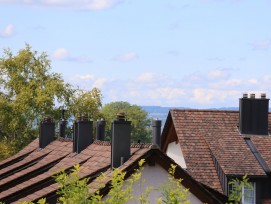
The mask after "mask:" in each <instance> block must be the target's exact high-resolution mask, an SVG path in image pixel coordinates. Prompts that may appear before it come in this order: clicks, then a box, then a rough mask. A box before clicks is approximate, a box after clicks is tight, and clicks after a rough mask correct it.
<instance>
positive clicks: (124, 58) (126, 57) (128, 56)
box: [114, 52, 138, 62]
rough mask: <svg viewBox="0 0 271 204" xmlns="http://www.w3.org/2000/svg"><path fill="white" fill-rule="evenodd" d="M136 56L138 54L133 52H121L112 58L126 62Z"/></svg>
mask: <svg viewBox="0 0 271 204" xmlns="http://www.w3.org/2000/svg"><path fill="white" fill-rule="evenodd" d="M137 58H138V55H137V54H136V53H134V52H127V53H124V54H121V55H119V56H117V57H115V58H114V59H115V60H117V61H121V62H127V61H132V60H135V59H137Z"/></svg>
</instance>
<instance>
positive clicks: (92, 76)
mask: <svg viewBox="0 0 271 204" xmlns="http://www.w3.org/2000/svg"><path fill="white" fill-rule="evenodd" d="M75 79H76V80H93V79H95V75H92V74H86V75H76V76H75Z"/></svg>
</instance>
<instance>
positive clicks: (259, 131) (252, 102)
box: [239, 93, 269, 135]
mask: <svg viewBox="0 0 271 204" xmlns="http://www.w3.org/2000/svg"><path fill="white" fill-rule="evenodd" d="M268 111H269V99H267V98H266V94H265V93H262V94H261V97H260V98H255V94H250V98H248V94H243V98H240V100H239V131H240V133H241V134H251V135H268Z"/></svg>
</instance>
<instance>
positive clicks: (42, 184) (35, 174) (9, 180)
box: [0, 138, 150, 203]
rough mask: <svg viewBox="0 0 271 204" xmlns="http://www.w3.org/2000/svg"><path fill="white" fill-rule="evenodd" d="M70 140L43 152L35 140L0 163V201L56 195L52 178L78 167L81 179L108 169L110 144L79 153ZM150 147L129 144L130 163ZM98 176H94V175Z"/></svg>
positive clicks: (98, 144) (95, 145) (96, 143)
mask: <svg viewBox="0 0 271 204" xmlns="http://www.w3.org/2000/svg"><path fill="white" fill-rule="evenodd" d="M72 145H73V143H72V140H71V139H60V138H59V139H57V140H54V141H53V142H51V143H50V144H49V145H47V146H46V147H45V148H44V149H41V148H38V139H36V140H35V141H33V142H32V143H31V144H29V145H28V146H27V147H26V148H24V149H23V150H22V151H20V152H19V153H18V154H16V155H15V156H13V157H11V158H9V159H7V160H4V161H1V162H0V192H1V193H0V201H5V202H6V203H12V202H17V201H32V200H36V199H39V198H42V197H45V196H47V195H49V194H50V193H53V194H55V192H56V190H57V188H58V184H56V183H55V181H54V179H53V178H52V175H53V174H55V173H56V172H58V171H59V170H60V169H66V170H69V169H71V168H72V167H73V166H74V165H75V164H77V163H79V164H81V168H80V176H82V177H88V176H91V175H94V174H97V173H100V172H102V171H106V170H107V169H108V168H109V167H110V159H111V144H110V142H106V141H94V142H93V143H92V144H91V145H89V146H88V147H87V148H86V149H85V150H83V151H81V152H80V154H76V153H72ZM149 146H150V144H134V145H131V154H132V155H133V154H134V156H132V157H131V160H133V159H135V158H137V156H138V155H140V154H143V153H144V152H146V151H148V150H149ZM134 157H135V158H134ZM96 176H97V175H96Z"/></svg>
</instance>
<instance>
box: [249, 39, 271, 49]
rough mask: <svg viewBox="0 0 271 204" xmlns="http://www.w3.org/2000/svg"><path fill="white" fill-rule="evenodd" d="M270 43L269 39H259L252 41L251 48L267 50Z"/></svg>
mask: <svg viewBox="0 0 271 204" xmlns="http://www.w3.org/2000/svg"><path fill="white" fill-rule="evenodd" d="M270 45H271V40H269V39H266V40H260V41H256V42H254V43H252V48H253V50H267V49H268V48H269V47H270Z"/></svg>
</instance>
